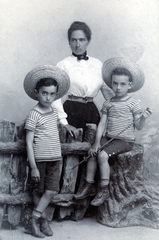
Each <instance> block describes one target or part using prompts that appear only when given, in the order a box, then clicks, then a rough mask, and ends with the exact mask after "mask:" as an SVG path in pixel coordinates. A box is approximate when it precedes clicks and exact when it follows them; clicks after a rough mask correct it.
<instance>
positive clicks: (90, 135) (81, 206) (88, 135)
mask: <svg viewBox="0 0 159 240" xmlns="http://www.w3.org/2000/svg"><path fill="white" fill-rule="evenodd" d="M96 129H97V126H96V124H89V123H88V124H86V132H85V136H84V140H85V141H86V142H88V143H90V147H91V145H92V144H93V143H94V140H95V135H96ZM90 147H89V148H90ZM80 168H81V170H80V172H81V176H80V184H79V188H78V191H80V190H81V188H82V187H83V185H84V183H85V176H86V163H84V164H82V165H81V166H80ZM90 199H91V198H90V197H87V198H85V199H83V200H80V201H76V205H75V210H74V212H73V214H72V216H71V219H72V220H73V221H79V220H82V219H83V217H84V215H85V213H86V211H87V209H88V207H89V204H90Z"/></svg>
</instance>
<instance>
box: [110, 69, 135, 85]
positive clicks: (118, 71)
mask: <svg viewBox="0 0 159 240" xmlns="http://www.w3.org/2000/svg"><path fill="white" fill-rule="evenodd" d="M113 75H124V76H128V77H129V82H133V80H132V75H131V73H130V72H129V71H128V70H127V69H126V68H115V69H114V70H113V72H112V74H111V79H112V76H113Z"/></svg>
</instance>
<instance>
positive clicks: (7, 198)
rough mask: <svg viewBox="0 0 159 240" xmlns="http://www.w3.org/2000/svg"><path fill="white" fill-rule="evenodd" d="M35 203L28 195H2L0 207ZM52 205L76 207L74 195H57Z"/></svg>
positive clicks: (0, 196)
mask: <svg viewBox="0 0 159 240" xmlns="http://www.w3.org/2000/svg"><path fill="white" fill-rule="evenodd" d="M31 203H33V200H32V196H31V195H30V194H29V193H28V192H25V193H19V194H16V195H10V194H3V193H1V194H0V205H3V204H8V205H19V204H24V205H26V204H31ZM51 204H54V205H57V206H62V207H68V206H71V205H74V204H75V203H74V201H73V194H58V195H56V196H55V197H54V198H53V199H52V201H51Z"/></svg>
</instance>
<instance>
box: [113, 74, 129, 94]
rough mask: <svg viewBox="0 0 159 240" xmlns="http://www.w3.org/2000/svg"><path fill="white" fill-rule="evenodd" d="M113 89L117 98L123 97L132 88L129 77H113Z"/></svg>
mask: <svg viewBox="0 0 159 240" xmlns="http://www.w3.org/2000/svg"><path fill="white" fill-rule="evenodd" d="M111 86H112V89H113V91H114V93H115V96H117V97H123V96H125V95H126V94H127V92H128V90H129V89H130V88H131V83H130V82H129V77H128V76H125V75H112V82H111Z"/></svg>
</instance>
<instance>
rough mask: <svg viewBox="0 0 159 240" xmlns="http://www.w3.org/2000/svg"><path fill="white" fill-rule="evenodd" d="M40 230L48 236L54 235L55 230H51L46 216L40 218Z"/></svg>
mask: <svg viewBox="0 0 159 240" xmlns="http://www.w3.org/2000/svg"><path fill="white" fill-rule="evenodd" d="M40 231H41V232H42V233H44V234H45V235H46V236H48V237H51V236H52V235H53V231H52V230H51V228H50V226H49V223H48V221H47V220H46V219H44V218H41V219H40Z"/></svg>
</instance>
